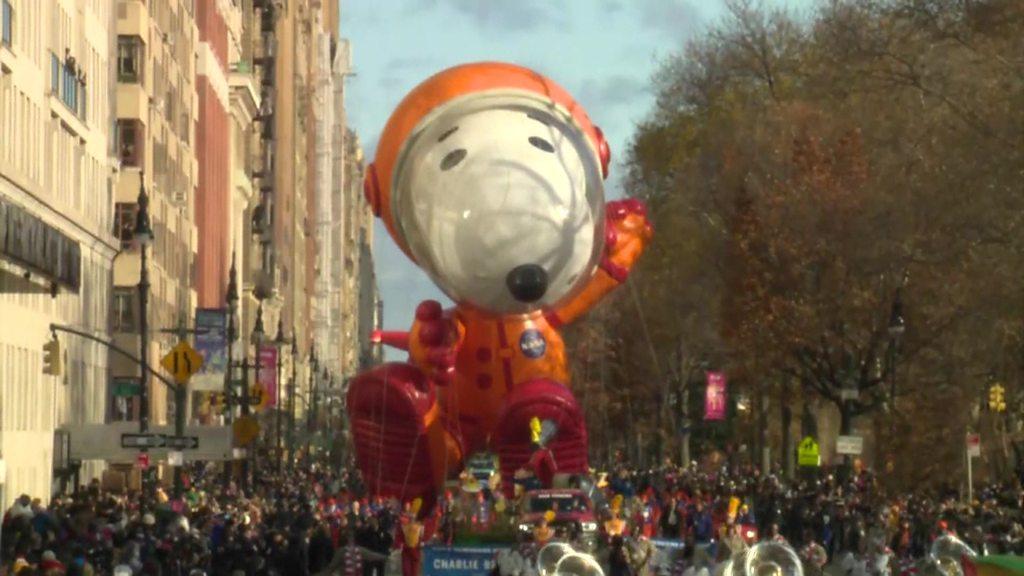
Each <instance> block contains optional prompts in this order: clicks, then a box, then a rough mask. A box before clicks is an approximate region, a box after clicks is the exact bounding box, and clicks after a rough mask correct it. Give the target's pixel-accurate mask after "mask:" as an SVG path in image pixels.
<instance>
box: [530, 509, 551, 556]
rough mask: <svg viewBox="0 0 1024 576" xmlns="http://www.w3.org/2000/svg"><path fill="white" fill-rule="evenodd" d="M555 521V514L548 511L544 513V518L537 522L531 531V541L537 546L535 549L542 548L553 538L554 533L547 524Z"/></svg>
mask: <svg viewBox="0 0 1024 576" xmlns="http://www.w3.org/2000/svg"><path fill="white" fill-rule="evenodd" d="M554 519H555V513H554V512H552V511H551V510H548V511H547V512H545V513H544V516H543V517H541V519H540V520H538V521H537V526H536V527H535V528H534V529H533V541H534V542H535V543H536V544H537V547H538V548H540V547H543V546H544V545H545V544H547V543H548V542H549V541H551V539H552V538H554V536H555V531H554V530H552V529H551V526H549V524H550V523H551V521H552V520H554Z"/></svg>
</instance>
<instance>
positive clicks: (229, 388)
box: [224, 252, 238, 489]
mask: <svg viewBox="0 0 1024 576" xmlns="http://www.w3.org/2000/svg"><path fill="white" fill-rule="evenodd" d="M225 300H226V301H227V304H228V318H227V321H228V326H227V347H228V349H227V357H228V364H227V368H226V369H225V371H224V422H225V424H228V425H230V424H231V422H232V421H233V420H234V413H233V410H234V408H233V406H234V399H233V396H234V393H235V390H234V386H233V384H232V382H231V379H232V372H233V371H234V359H233V358H232V356H233V354H232V353H233V351H234V345H235V339H236V338H238V334H237V332H238V329H237V328H236V327H235V316H237V314H238V270H237V269H236V268H235V253H234V252H232V253H231V270H230V271H229V272H228V291H227V295H226V297H225ZM231 466H232V460H228V461H227V463H226V464H225V465H224V488H225V489H227V487H228V485H229V484H231Z"/></svg>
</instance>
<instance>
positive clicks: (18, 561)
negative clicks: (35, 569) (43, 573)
mask: <svg viewBox="0 0 1024 576" xmlns="http://www.w3.org/2000/svg"><path fill="white" fill-rule="evenodd" d="M31 569H32V565H31V564H29V563H28V560H26V559H25V557H24V556H18V557H17V558H15V559H14V564H12V565H11V574H21V573H22V571H26V572H27V571H29V570H31Z"/></svg>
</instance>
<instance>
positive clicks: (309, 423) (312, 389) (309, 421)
mask: <svg viewBox="0 0 1024 576" xmlns="http://www.w3.org/2000/svg"><path fill="white" fill-rule="evenodd" d="M318 367H319V364H318V363H317V358H316V348H314V347H313V346H312V345H310V347H309V393H310V395H311V399H310V403H309V406H308V408H307V413H306V465H307V466H309V465H310V464H312V463H313V459H312V453H311V452H310V449H311V447H312V437H313V413H314V412H315V411H316V377H317V373H316V371H317V369H318Z"/></svg>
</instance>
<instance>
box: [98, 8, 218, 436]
mask: <svg viewBox="0 0 1024 576" xmlns="http://www.w3.org/2000/svg"><path fill="white" fill-rule="evenodd" d="M97 1H98V2H100V1H101V0H97ZM103 3H108V4H109V3H110V2H103ZM116 12H117V19H116V21H117V26H116V32H117V34H116V55H117V60H116V79H117V87H116V92H115V93H116V102H117V104H116V106H117V108H116V110H117V120H116V124H115V134H114V137H115V139H116V147H117V159H118V160H119V162H120V173H119V174H118V178H117V183H116V186H115V193H114V196H115V202H116V204H115V207H114V230H115V233H116V235H117V237H118V239H119V241H120V243H121V249H122V252H121V253H120V255H119V256H118V257H117V259H116V261H115V265H114V294H113V311H112V326H111V330H112V332H113V336H114V340H115V342H117V343H118V344H120V345H121V346H123V347H124V348H126V349H128V350H138V349H139V342H138V338H139V336H138V328H139V323H138V320H139V313H140V312H139V301H138V290H137V284H138V282H139V272H140V265H141V260H140V250H139V248H138V247H137V246H135V243H134V242H133V237H132V231H133V228H134V223H135V215H136V211H137V204H136V202H137V199H138V197H139V191H140V187H142V188H145V190H146V192H147V194H148V196H149V215H150V218H151V222H152V228H153V233H154V241H153V243H152V246H151V247H150V249H149V254H148V256H149V257H148V271H149V281H150V283H151V289H150V292H149V304H148V306H147V310H146V314H147V319H148V322H149V327H150V329H149V333H150V337H149V346H148V361H149V362H150V363H151V365H154V366H156V365H158V362H159V359H160V357H161V356H162V355H163V354H165V353H166V352H167V351H168V350H169V349H170V347H171V346H172V345H173V344H174V342H175V341H176V339H177V337H176V336H175V335H173V334H171V333H166V332H162V331H163V330H169V329H172V328H174V327H176V326H178V325H179V323H181V322H184V323H185V324H188V323H189V322H190V319H191V317H192V313H193V311H194V310H195V308H196V304H197V294H196V285H197V274H196V266H195V262H196V251H197V246H198V243H199V238H198V231H197V227H196V208H197V204H196V189H197V183H198V175H199V167H198V163H197V161H196V147H197V134H196V129H197V128H196V124H197V121H198V113H199V106H198V99H197V96H196V94H197V90H196V78H197V66H199V65H208V64H209V59H206V60H203V59H200V58H199V46H200V42H199V33H198V29H197V25H196V6H195V2H194V1H193V0H161V1H160V2H152V1H144V0H116ZM111 366H112V374H111V375H112V378H113V379H114V380H116V381H118V382H119V383H123V382H125V381H127V382H129V383H130V382H131V378H132V377H136V376H137V375H138V373H139V371H138V367H137V366H135V365H133V364H132V363H131V362H130V361H127V360H124V359H122V358H113V359H112V361H111ZM146 381H147V382H148V385H149V392H150V395H149V397H150V421H151V422H152V423H154V424H163V423H168V422H173V413H172V410H173V409H174V403H173V402H172V401H169V400H171V399H170V398H169V396H170V395H169V394H168V390H167V389H166V388H165V387H164V386H162V385H160V384H159V383H157V382H156V381H155V380H153V379H152V378H147V379H146ZM136 387H137V383H135V384H134V385H128V386H125V385H118V386H114V387H112V392H111V394H110V397H109V419H110V420H112V421H119V420H133V419H136V418H138V406H137V405H136V401H137V398H136V396H135V393H134V392H135V391H136Z"/></svg>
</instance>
